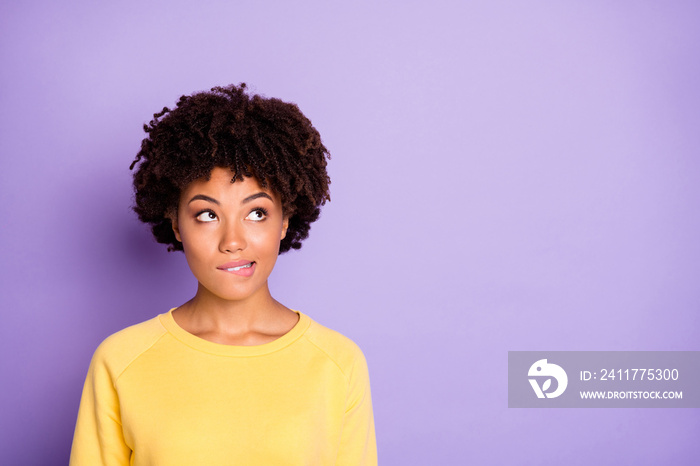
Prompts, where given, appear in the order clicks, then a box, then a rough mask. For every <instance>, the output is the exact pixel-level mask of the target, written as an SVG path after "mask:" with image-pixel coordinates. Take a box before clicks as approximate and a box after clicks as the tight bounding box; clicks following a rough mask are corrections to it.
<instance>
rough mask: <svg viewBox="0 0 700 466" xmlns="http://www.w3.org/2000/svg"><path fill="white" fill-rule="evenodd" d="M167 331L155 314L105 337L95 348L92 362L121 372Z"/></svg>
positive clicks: (111, 370) (115, 371) (112, 370)
mask: <svg viewBox="0 0 700 466" xmlns="http://www.w3.org/2000/svg"><path fill="white" fill-rule="evenodd" d="M166 333H167V331H166V329H165V327H163V324H162V323H161V321H160V316H156V317H154V318H152V319H149V320H147V321H145V322H141V323H139V324H136V325H132V326H129V327H127V328H125V329H123V330H120V331H118V332H116V333H113V334H112V335H110V336H108V337H107V338H105V339H104V340H103V341H102V343H100V345H99V346H98V347H97V349H96V350H95V354H94V355H93V358H92V359H93V364H100V365H105V366H107V367H108V368H109V369H110V372H114V373H121V372H122V371H123V370H124V369H125V368H126V367H127V366H128V365H129V364H130V363H131V362H132V361H133V360H134V359H136V358H137V357H138V356H139V355H141V354H143V353H144V352H145V351H147V350H148V349H149V348H151V347H152V346H153V345H154V344H155V343H156V342H157V341H158V340H159V339H160V338H161V337H162V336H163V335H164V334H166Z"/></svg>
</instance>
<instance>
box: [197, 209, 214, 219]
mask: <svg viewBox="0 0 700 466" xmlns="http://www.w3.org/2000/svg"><path fill="white" fill-rule="evenodd" d="M196 219H197V220H199V221H200V222H213V221H214V220H216V214H215V213H214V212H210V211H206V212H202V213H201V214H199V215H197V217H196Z"/></svg>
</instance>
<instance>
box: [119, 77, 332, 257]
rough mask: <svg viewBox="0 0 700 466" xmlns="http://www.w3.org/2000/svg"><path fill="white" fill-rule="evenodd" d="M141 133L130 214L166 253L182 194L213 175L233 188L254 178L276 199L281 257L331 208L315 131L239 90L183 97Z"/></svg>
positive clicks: (285, 108)
mask: <svg viewBox="0 0 700 466" xmlns="http://www.w3.org/2000/svg"><path fill="white" fill-rule="evenodd" d="M144 130H145V131H146V133H148V136H147V137H146V138H145V139H144V140H143V141H142V142H141V150H140V151H139V153H138V154H137V155H136V159H134V161H133V163H132V164H131V167H130V168H131V169H133V168H134V166H136V165H137V164H139V165H138V168H137V169H136V172H135V173H134V190H135V197H136V205H135V206H134V211H136V213H137V214H138V216H139V219H140V220H141V221H143V222H145V223H148V224H150V225H151V230H152V231H153V235H154V236H155V238H156V240H157V241H158V242H160V243H164V244H168V245H169V247H168V250H170V251H173V250H179V251H182V244H181V243H180V242H179V241H177V239H176V238H175V234H174V233H173V230H172V223H171V221H170V218H169V215H172V214H173V212H175V211H176V210H177V205H178V203H179V200H180V193H181V192H182V190H183V189H185V188H186V187H187V185H188V184H189V183H191V182H192V181H194V180H197V179H199V178H202V177H205V178H208V177H209V175H210V174H211V171H212V170H213V169H214V168H215V167H223V168H230V169H231V170H232V171H233V173H234V174H235V175H234V177H233V179H232V180H231V181H232V182H234V181H235V180H242V179H243V177H255V178H256V179H257V180H258V181H259V182H260V185H261V186H262V187H263V188H266V189H270V190H272V191H274V192H275V193H276V194H278V195H279V196H280V199H281V200H282V209H283V212H284V215H285V216H287V217H288V218H289V227H288V229H287V234H286V236H285V238H284V239H283V240H282V242H281V243H280V253H283V252H286V251H288V250H289V249H299V248H300V247H301V242H302V240H304V239H306V238H307V237H308V236H309V229H310V225H311V223H312V222H314V221H316V220H317V219H318V217H319V215H320V213H321V210H320V206H321V205H322V204H325V202H326V201H327V200H330V194H329V189H328V188H329V184H330V178H329V177H328V173H327V172H326V162H327V161H326V159H327V158H330V154H329V153H328V150H327V149H326V148H325V147H324V145H323V144H322V143H321V136H320V135H319V133H318V131H316V129H315V128H314V127H313V126H312V124H311V122H310V121H309V119H308V118H306V117H305V116H304V115H303V114H302V113H301V111H300V110H299V108H298V107H297V106H296V105H295V104H292V103H286V102H283V101H281V100H279V99H275V98H266V97H261V96H259V95H252V96H251V95H249V94H248V93H247V92H246V85H245V84H240V85H238V86H234V85H231V86H227V87H215V88H213V89H212V90H211V91H210V92H201V93H195V94H193V95H191V96H182V97H180V100H179V101H178V102H177V107H176V108H174V109H173V110H170V109H169V108H167V107H166V108H164V109H163V110H162V111H161V112H159V113H156V114H155V115H154V116H153V120H151V122H150V123H149V124H147V125H144Z"/></svg>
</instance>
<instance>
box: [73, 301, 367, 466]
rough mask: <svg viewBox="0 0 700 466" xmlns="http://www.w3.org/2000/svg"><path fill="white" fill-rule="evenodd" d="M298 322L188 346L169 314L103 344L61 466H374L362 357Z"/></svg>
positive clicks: (340, 339)
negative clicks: (271, 334) (255, 339)
mask: <svg viewBox="0 0 700 466" xmlns="http://www.w3.org/2000/svg"><path fill="white" fill-rule="evenodd" d="M299 316H300V318H299V322H298V323H297V325H296V326H295V327H294V328H293V329H292V330H291V331H290V332H289V333H287V334H286V335H284V336H282V337H281V338H278V339H277V340H274V341H272V342H270V343H267V344H264V345H259V346H229V345H221V344H217V343H212V342H209V341H206V340H203V339H201V338H198V337H196V336H194V335H192V334H190V333H187V332H186V331H185V330H183V329H182V328H180V327H179V326H178V325H177V324H176V323H175V321H174V320H173V317H172V311H170V312H168V313H166V314H162V315H159V316H157V317H155V318H153V319H151V320H149V321H146V322H143V323H141V324H138V325H135V326H133V327H129V328H127V329H124V330H122V331H121V332H118V333H116V334H114V335H112V336H110V337H109V338H107V339H106V340H105V341H104V342H103V343H102V344H101V345H100V346H99V348H98V349H97V351H95V355H94V356H93V359H92V362H91V364H90V369H89V371H88V376H87V380H86V381H85V387H84V389H83V397H82V400H81V402H80V411H79V413H78V422H77V425H76V428H75V436H74V438H73V449H72V451H71V460H70V464H71V466H79V465H85V466H97V465H136V466H141V465H150V466H156V465H168V466H174V465H186V466H196V465H203V466H216V465H246V466H248V465H273V466H277V465H352V466H359V465H376V464H377V452H376V443H375V437H374V419H373V415H372V402H371V398H370V390H369V376H368V373H367V364H366V362H365V359H364V356H363V355H362V352H361V351H360V349H359V348H358V347H357V346H356V345H355V344H354V343H353V342H352V341H350V340H349V339H347V338H346V337H344V336H342V335H340V334H339V333H337V332H334V331H333V330H330V329H328V328H326V327H323V326H322V325H320V324H317V323H316V322H314V321H312V320H311V319H310V318H309V317H308V316H306V315H304V314H299Z"/></svg>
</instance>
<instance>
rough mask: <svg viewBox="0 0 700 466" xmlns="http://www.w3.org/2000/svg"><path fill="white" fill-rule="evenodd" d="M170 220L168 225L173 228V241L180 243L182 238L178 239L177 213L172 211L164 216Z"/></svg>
mask: <svg viewBox="0 0 700 466" xmlns="http://www.w3.org/2000/svg"><path fill="white" fill-rule="evenodd" d="M166 217H168V218H169V219H170V223H171V225H172V227H173V233H175V239H177V240H178V241H179V242H181V243H182V238H180V226H179V225H178V222H177V211H176V210H172V211H170V212H168V214H167V215H166Z"/></svg>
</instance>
